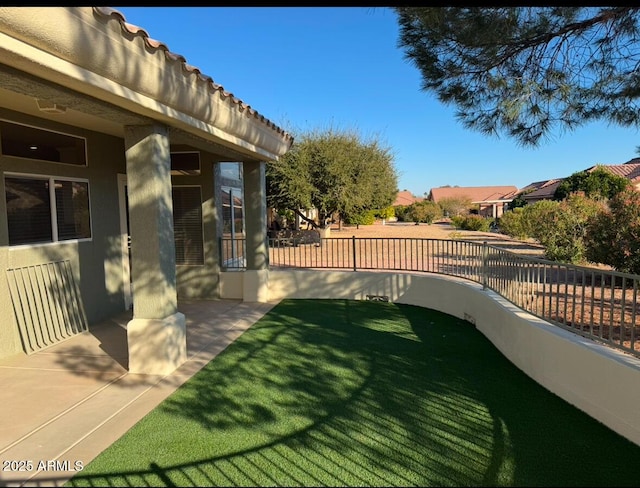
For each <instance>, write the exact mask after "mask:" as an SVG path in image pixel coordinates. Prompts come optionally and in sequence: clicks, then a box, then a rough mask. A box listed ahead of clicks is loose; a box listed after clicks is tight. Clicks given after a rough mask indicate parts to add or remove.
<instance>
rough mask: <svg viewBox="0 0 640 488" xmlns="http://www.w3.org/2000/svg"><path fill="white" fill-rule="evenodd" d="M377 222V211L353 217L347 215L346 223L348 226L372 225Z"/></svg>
mask: <svg viewBox="0 0 640 488" xmlns="http://www.w3.org/2000/svg"><path fill="white" fill-rule="evenodd" d="M375 221H376V211H375V210H365V211H364V212H360V213H357V214H353V215H345V218H344V222H345V224H348V225H355V226H361V225H372V224H374V223H375Z"/></svg>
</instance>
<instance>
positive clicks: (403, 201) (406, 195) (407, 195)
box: [393, 190, 424, 207]
mask: <svg viewBox="0 0 640 488" xmlns="http://www.w3.org/2000/svg"><path fill="white" fill-rule="evenodd" d="M422 200H424V198H422V197H414V196H413V194H412V193H411V192H410V191H409V190H402V191H399V192H398V195H397V196H396V200H395V202H393V206H394V207H395V206H397V205H405V206H406V205H411V204H412V203H415V202H421V201H422Z"/></svg>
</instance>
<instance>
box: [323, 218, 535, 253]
mask: <svg viewBox="0 0 640 488" xmlns="http://www.w3.org/2000/svg"><path fill="white" fill-rule="evenodd" d="M351 236H356V237H406V238H421V239H452V238H455V239H460V240H464V241H472V242H484V241H486V242H487V244H490V245H493V246H496V247H500V248H503V249H507V250H509V251H513V252H517V253H519V254H526V255H530V256H535V257H542V254H543V251H544V248H543V247H542V246H541V245H539V244H537V243H536V242H533V241H518V240H516V239H512V238H511V237H509V236H506V235H504V234H497V233H493V232H476V231H467V230H456V229H455V227H453V225H451V224H450V223H449V222H446V221H439V222H435V223H433V224H419V225H415V224H414V223H411V222H409V223H406V222H389V223H387V224H385V225H382V223H381V222H376V223H375V224H373V225H361V226H360V228H359V229H357V228H356V227H355V226H345V225H343V226H342V230H340V229H339V228H338V226H337V225H334V226H333V227H332V228H331V236H330V237H351Z"/></svg>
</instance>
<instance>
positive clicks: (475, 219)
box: [451, 214, 493, 232]
mask: <svg viewBox="0 0 640 488" xmlns="http://www.w3.org/2000/svg"><path fill="white" fill-rule="evenodd" d="M491 222H493V219H491V218H486V217H481V216H480V215H475V214H471V215H456V216H454V217H451V223H452V224H453V226H454V227H455V228H456V229H462V230H475V231H480V232H489V227H490V226H491Z"/></svg>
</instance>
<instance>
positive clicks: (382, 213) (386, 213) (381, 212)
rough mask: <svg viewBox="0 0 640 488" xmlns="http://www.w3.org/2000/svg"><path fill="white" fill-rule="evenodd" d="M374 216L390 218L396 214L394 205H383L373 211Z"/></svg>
mask: <svg viewBox="0 0 640 488" xmlns="http://www.w3.org/2000/svg"><path fill="white" fill-rule="evenodd" d="M375 216H376V217H377V218H379V219H391V218H393V217H395V216H396V212H395V207H385V208H381V209H378V210H376V211H375Z"/></svg>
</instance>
